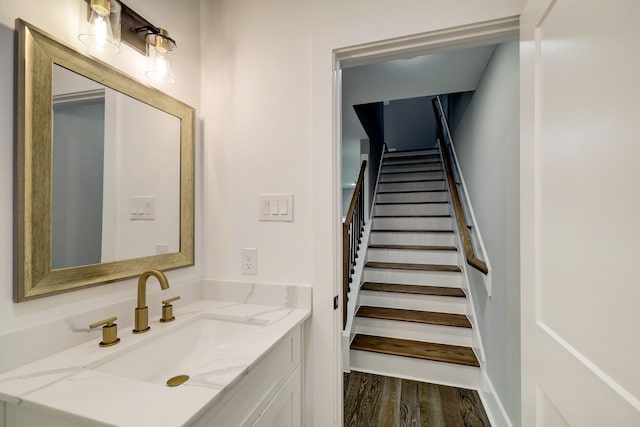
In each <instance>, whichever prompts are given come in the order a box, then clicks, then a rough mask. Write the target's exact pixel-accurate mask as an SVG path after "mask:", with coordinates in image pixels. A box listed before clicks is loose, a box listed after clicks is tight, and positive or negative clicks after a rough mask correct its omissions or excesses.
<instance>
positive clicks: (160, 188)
mask: <svg viewBox="0 0 640 427" xmlns="http://www.w3.org/2000/svg"><path fill="white" fill-rule="evenodd" d="M52 181H53V182H52V268H53V269H58V268H66V267H75V266H81V265H89V264H98V263H101V262H108V261H119V260H124V259H129V258H139V257H144V256H150V255H156V254H161V253H174V252H178V251H179V250H180V248H179V242H180V230H179V225H180V119H178V118H177V117H175V116H172V115H170V114H167V113H165V112H163V111H161V110H158V109H156V108H153V107H151V106H149V105H147V104H145V103H143V102H140V101H138V100H136V99H133V98H131V97H129V96H127V95H124V94H122V93H119V92H116V91H114V90H113V89H110V88H108V87H105V86H103V85H102V84H100V83H97V82H94V81H93V80H90V79H88V78H86V77H84V76H81V75H79V74H77V73H75V72H72V71H69V70H67V69H65V68H63V67H60V66H59V65H54V70H53V171H52Z"/></svg>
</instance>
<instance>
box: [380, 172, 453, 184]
mask: <svg viewBox="0 0 640 427" xmlns="http://www.w3.org/2000/svg"><path fill="white" fill-rule="evenodd" d="M420 179H444V173H443V172H442V171H437V170H436V171H427V172H409V173H391V174H384V175H382V174H381V175H380V182H396V181H414V180H420Z"/></svg>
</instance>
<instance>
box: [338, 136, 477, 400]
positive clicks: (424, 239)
mask: <svg viewBox="0 0 640 427" xmlns="http://www.w3.org/2000/svg"><path fill="white" fill-rule="evenodd" d="M443 169H444V168H443V164H442V159H441V155H440V151H439V150H438V149H433V150H418V151H403V152H393V153H387V154H385V157H384V159H383V165H382V170H381V174H380V182H379V185H378V192H377V194H376V200H375V207H374V215H373V223H372V225H371V232H370V236H369V241H368V247H367V252H366V261H365V264H364V272H363V275H362V283H361V288H360V292H359V296H358V304H357V306H358V307H359V308H358V309H357V311H356V315H355V319H354V327H353V331H354V332H355V337H354V338H353V340H352V342H351V350H350V364H351V369H354V370H359V371H365V372H371V373H378V374H383V375H390V376H396V377H404V378H411V379H417V380H421V381H430V382H437V383H442V384H449V385H455V386H462V387H470V388H477V387H478V386H479V384H480V363H479V361H478V358H477V357H476V354H475V353H474V351H473V349H472V347H473V342H474V340H473V329H472V324H471V322H470V320H469V318H468V317H467V313H468V312H470V311H469V310H468V303H467V297H466V294H465V292H464V290H463V288H464V283H465V279H464V273H463V270H462V269H463V268H464V262H463V256H462V255H461V253H460V249H461V248H460V247H459V238H458V236H457V234H456V233H457V229H456V222H455V221H454V218H453V216H452V209H451V203H450V195H449V191H448V186H447V182H446V174H445V172H444V170H443Z"/></svg>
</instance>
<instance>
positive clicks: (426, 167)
mask: <svg viewBox="0 0 640 427" xmlns="http://www.w3.org/2000/svg"><path fill="white" fill-rule="evenodd" d="M439 170H442V164H441V163H440V162H438V163H435V162H434V163H423V164H415V165H411V164H409V165H389V166H387V165H383V166H382V173H390V172H430V171H439Z"/></svg>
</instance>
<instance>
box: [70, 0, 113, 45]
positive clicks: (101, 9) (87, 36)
mask: <svg viewBox="0 0 640 427" xmlns="http://www.w3.org/2000/svg"><path fill="white" fill-rule="evenodd" d="M120 9H121V8H120V6H119V5H118V3H117V2H114V3H113V5H112V4H111V2H110V1H109V0H92V1H91V16H90V17H89V24H90V27H89V31H88V32H86V33H82V34H80V35H78V38H79V39H80V41H81V42H82V43H83V44H84V45H85V46H87V47H88V48H90V49H91V50H95V51H96V52H100V53H102V52H105V51H110V52H112V53H118V52H120V32H119V31H115V32H114V30H113V28H112V26H111V19H112V18H113V19H114V21H115V22H116V23H117V25H119V22H120ZM118 30H119V28H118Z"/></svg>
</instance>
